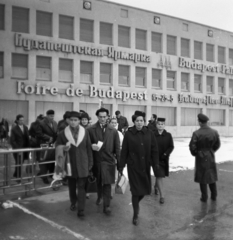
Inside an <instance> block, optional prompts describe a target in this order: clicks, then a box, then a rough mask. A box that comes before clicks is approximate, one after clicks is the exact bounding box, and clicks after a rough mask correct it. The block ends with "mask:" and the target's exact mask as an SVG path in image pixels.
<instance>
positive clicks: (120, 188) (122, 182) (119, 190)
mask: <svg viewBox="0 0 233 240" xmlns="http://www.w3.org/2000/svg"><path fill="white" fill-rule="evenodd" d="M127 186H128V179H127V178H126V177H125V176H124V175H120V174H119V173H118V180H117V184H116V187H115V193H116V194H124V193H125V191H126V188H127Z"/></svg>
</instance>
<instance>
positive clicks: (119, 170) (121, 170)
mask: <svg viewBox="0 0 233 240" xmlns="http://www.w3.org/2000/svg"><path fill="white" fill-rule="evenodd" d="M117 171H118V172H119V174H120V175H121V176H122V175H123V168H117Z"/></svg>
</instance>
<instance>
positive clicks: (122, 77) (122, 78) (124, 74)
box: [118, 65, 130, 86]
mask: <svg viewBox="0 0 233 240" xmlns="http://www.w3.org/2000/svg"><path fill="white" fill-rule="evenodd" d="M129 70H130V67H129V66H125V65H119V67H118V83H119V85H123V86H129V83H130V72H129Z"/></svg>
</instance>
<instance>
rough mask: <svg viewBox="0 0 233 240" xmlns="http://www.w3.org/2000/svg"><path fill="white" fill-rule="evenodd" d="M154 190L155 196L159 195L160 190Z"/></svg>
mask: <svg viewBox="0 0 233 240" xmlns="http://www.w3.org/2000/svg"><path fill="white" fill-rule="evenodd" d="M154 190H155V195H159V192H158V188H156V187H155V188H154Z"/></svg>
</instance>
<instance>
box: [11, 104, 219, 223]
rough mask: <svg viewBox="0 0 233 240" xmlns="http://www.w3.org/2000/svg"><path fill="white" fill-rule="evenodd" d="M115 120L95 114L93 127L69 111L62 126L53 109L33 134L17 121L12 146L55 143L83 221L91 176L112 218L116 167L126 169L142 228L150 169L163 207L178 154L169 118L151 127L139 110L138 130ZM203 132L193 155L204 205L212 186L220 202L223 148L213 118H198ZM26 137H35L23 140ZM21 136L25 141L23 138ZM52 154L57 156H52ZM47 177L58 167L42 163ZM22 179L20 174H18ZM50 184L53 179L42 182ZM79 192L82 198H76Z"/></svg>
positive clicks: (120, 119) (99, 112) (192, 146)
mask: <svg viewBox="0 0 233 240" xmlns="http://www.w3.org/2000/svg"><path fill="white" fill-rule="evenodd" d="M115 114H116V116H115V117H112V118H111V117H110V118H109V111H108V110H107V109H105V108H100V109H98V110H97V111H96V117H97V122H96V123H94V124H92V125H90V124H89V119H90V118H89V116H88V114H87V113H86V112H84V111H82V112H75V111H71V112H66V113H65V114H64V116H63V120H62V121H60V122H59V123H58V124H57V123H56V122H55V121H54V111H53V110H49V111H47V113H46V117H43V116H42V115H40V116H38V118H37V120H36V121H35V123H33V124H32V125H31V128H30V130H29V131H28V130H27V127H26V126H25V125H23V116H22V115H20V116H17V126H15V127H14V128H13V129H12V132H11V141H12V146H13V148H18V145H14V144H15V143H16V142H18V141H19V139H21V140H22V139H24V140H22V141H21V140H20V141H21V143H22V142H23V144H21V145H20V148H23V147H26V146H27V144H28V142H30V141H31V142H32V143H33V142H34V143H35V145H34V146H35V147H38V146H39V145H40V144H41V143H44V142H46V143H49V144H55V147H56V159H58V158H59V159H63V166H64V170H65V174H64V177H65V176H66V178H67V179H68V187H69V196H70V202H71V205H70V210H72V211H75V210H76V208H77V216H78V217H83V216H84V210H85V199H86V186H87V181H88V177H89V176H94V177H95V178H96V181H97V199H96V204H97V205H100V204H101V203H103V212H104V213H105V214H106V215H110V214H111V199H112V196H111V185H112V184H115V175H116V172H115V171H116V168H117V171H118V172H119V175H120V176H121V175H123V170H124V168H125V167H126V165H127V171H128V178H129V183H130V191H131V193H132V206H133V220H132V223H133V224H134V225H138V216H139V211H140V206H139V203H140V201H141V200H142V199H143V198H144V196H145V195H149V194H151V190H152V181H151V174H150V170H151V168H152V169H153V172H154V175H155V177H156V181H155V185H154V193H155V194H156V195H159V196H160V198H159V202H160V203H161V204H164V203H165V198H164V192H163V187H162V179H163V178H164V177H166V176H169V157H170V155H171V153H172V151H173V149H174V143H173V138H172V135H171V134H170V133H169V132H167V131H166V130H165V122H166V119H165V118H160V117H159V118H157V116H156V115H155V114H153V115H152V117H151V120H150V121H149V124H148V126H146V120H145V117H146V116H145V113H144V112H141V111H135V113H134V114H133V116H132V122H133V124H134V125H133V126H132V127H129V126H128V121H127V119H126V118H125V117H123V116H121V113H120V112H119V111H116V113H115ZM197 117H198V122H199V125H200V129H199V130H197V131H195V132H194V133H193V136H192V139H191V141H190V145H189V148H190V152H191V154H192V155H193V156H195V158H196V167H195V179H194V180H195V182H198V183H200V189H201V193H202V196H201V201H202V202H206V201H207V199H208V194H207V184H209V187H210V190H211V199H212V200H213V201H215V200H216V198H217V187H216V181H217V169H216V163H215V157H214V153H215V151H217V150H218V148H219V147H220V139H219V135H218V133H217V131H215V130H213V129H211V128H210V127H209V126H208V124H207V122H208V117H207V116H205V115H204V114H199V115H198V116H197ZM22 133H23V134H25V135H27V134H28V135H30V136H31V138H28V137H22ZM20 135H21V137H20ZM47 155H48V156H47V157H45V158H44V161H46V160H51V159H55V152H54V151H53V150H51V152H50V153H47ZM52 155H53V156H52ZM42 165H44V166H43V167H41V168H40V173H39V174H41V175H42V176H43V175H44V174H46V173H47V171H49V172H50V173H53V172H54V165H53V166H52V165H49V164H42ZM15 176H16V177H17V175H15ZM42 179H43V181H44V182H45V183H47V181H48V179H47V180H45V178H44V177H43V178H42ZM76 189H77V190H78V194H77V193H76Z"/></svg>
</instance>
